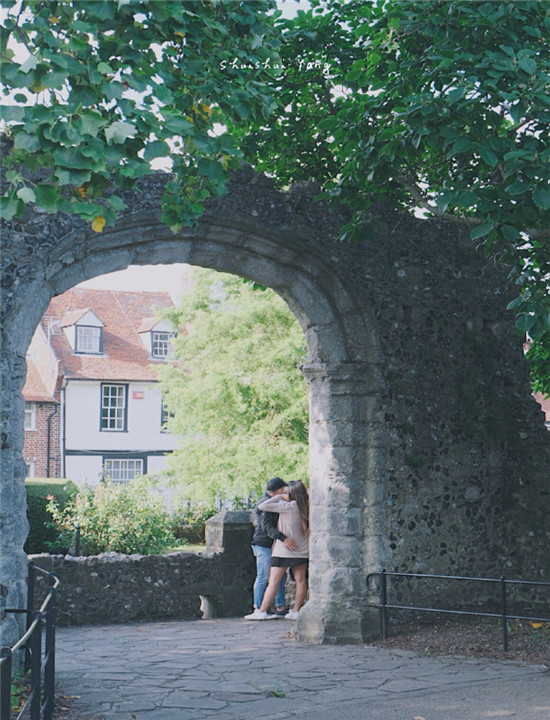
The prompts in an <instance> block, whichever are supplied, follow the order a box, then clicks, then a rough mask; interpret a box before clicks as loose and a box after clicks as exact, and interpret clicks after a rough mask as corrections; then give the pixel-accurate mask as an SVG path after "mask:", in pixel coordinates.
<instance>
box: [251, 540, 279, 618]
mask: <svg viewBox="0 0 550 720" xmlns="http://www.w3.org/2000/svg"><path fill="white" fill-rule="evenodd" d="M252 552H253V553H254V557H255V558H256V580H255V582H254V607H255V608H259V607H260V605H261V604H262V600H263V599H264V593H265V589H266V587H267V584H268V582H269V571H270V570H271V548H267V547H262V546H261V545H252ZM285 587H286V572H285V574H284V575H283V579H282V580H281V582H280V584H279V588H278V590H277V597H276V598H275V605H276V606H277V607H284V605H285Z"/></svg>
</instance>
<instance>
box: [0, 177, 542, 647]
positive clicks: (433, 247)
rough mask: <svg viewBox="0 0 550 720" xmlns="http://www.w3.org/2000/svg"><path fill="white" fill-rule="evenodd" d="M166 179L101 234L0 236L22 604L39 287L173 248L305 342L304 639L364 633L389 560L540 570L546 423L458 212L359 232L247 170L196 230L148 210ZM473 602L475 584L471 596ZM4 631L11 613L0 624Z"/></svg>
mask: <svg viewBox="0 0 550 720" xmlns="http://www.w3.org/2000/svg"><path fill="white" fill-rule="evenodd" d="M163 181H164V178H163V177H162V176H155V177H153V178H149V179H147V180H145V181H144V182H143V183H142V185H141V187H140V189H139V190H138V191H135V192H127V193H126V202H127V204H128V211H127V212H126V213H125V214H124V216H123V217H121V219H120V221H119V222H118V224H117V226H116V227H115V228H109V229H106V230H104V232H103V233H101V234H98V233H93V232H92V231H91V230H90V229H89V228H88V227H86V226H85V225H84V224H82V223H80V222H79V221H78V220H77V219H75V218H68V217H63V216H49V215H45V214H43V213H33V214H29V215H28V216H27V217H26V218H24V220H23V221H22V222H16V223H14V224H13V225H12V226H10V227H9V228H7V229H6V230H4V232H3V242H4V249H3V263H4V269H3V276H2V293H3V296H2V297H3V305H2V312H3V323H2V343H3V345H2V348H3V349H2V378H3V387H2V402H1V413H2V417H1V420H2V451H1V452H2V458H1V459H2V476H1V485H0V491H1V497H0V500H1V509H0V525H1V533H0V540H1V542H2V556H1V557H2V562H1V566H0V584H1V586H2V591H1V592H2V596H3V598H4V599H7V598H9V600H8V602H9V605H10V606H14V605H15V604H16V603H21V602H22V597H23V592H24V585H25V583H24V578H25V573H26V558H25V556H24V554H23V552H22V550H21V548H22V545H23V542H24V539H25V535H26V527H25V517H24V497H25V495H24V487H23V474H24V472H23V467H22V460H21V448H22V445H23V400H22V397H21V389H22V386H23V383H24V378H25V360H24V357H25V352H26V349H27V347H28V344H29V342H30V339H31V337H32V333H33V331H34V329H35V327H36V325H37V324H38V322H39V319H40V317H41V315H42V313H43V312H44V310H45V308H46V307H47V304H48V301H49V299H50V297H51V296H52V295H54V294H58V293H60V292H63V291H65V290H66V289H68V288H69V287H71V286H73V285H74V284H76V283H78V282H81V281H83V280H85V279H88V278H90V277H93V276H95V275H99V274H103V273H106V272H111V271H114V270H119V269H123V268H125V267H127V266H128V265H130V264H147V263H172V262H188V263H191V264H196V265H201V266H205V267H212V268H215V269H218V270H223V271H226V272H235V273H238V274H242V275H245V276H247V277H250V278H252V279H254V280H256V281H258V282H260V283H262V284H264V285H267V286H269V287H271V288H273V289H274V290H275V291H276V292H278V293H279V294H280V295H281V296H282V297H283V298H284V299H285V300H286V301H287V303H288V304H289V306H290V308H291V309H292V310H293V311H294V313H295V314H296V316H297V318H298V320H299V322H300V324H301V326H302V328H303V331H304V334H305V337H306V341H307V345H308V361H307V363H306V365H305V367H304V368H303V372H304V375H305V377H306V379H307V381H308V383H309V388H310V485H311V522H312V539H311V555H312V557H311V571H310V580H311V583H310V588H311V597H310V600H309V602H308V604H307V606H306V607H305V608H304V611H303V613H302V617H301V618H300V620H299V622H298V634H299V636H300V637H301V638H303V639H306V640H310V641H313V642H345V641H359V640H361V639H363V638H364V637H366V636H367V635H368V633H369V632H372V630H373V627H377V624H376V619H375V618H374V617H373V615H372V613H370V612H369V611H368V609H367V608H366V607H365V600H366V588H365V575H366V573H367V572H368V571H370V570H374V569H380V568H382V567H386V568H387V569H392V570H393V569H395V568H397V569H399V570H405V569H406V570H412V571H419V572H429V571H434V572H438V573H443V574H445V573H449V572H452V573H457V574H475V575H489V576H495V575H500V574H506V575H507V576H509V577H522V578H527V579H544V578H546V579H547V578H548V572H549V570H550V542H549V539H550V538H549V535H548V531H547V530H545V527H546V525H545V522H546V518H547V517H548V514H549V510H550V486H549V484H548V481H547V472H548V466H549V460H550V457H549V442H548V433H547V431H546V430H545V428H544V418H543V415H542V413H541V412H540V410H539V409H538V405H537V404H536V403H535V401H534V400H533V399H532V398H531V395H530V389H529V380H528V367H527V363H526V362H525V360H524V358H523V355H522V342H521V338H519V337H517V335H516V332H515V329H514V322H513V317H512V316H511V314H510V313H507V312H506V311H505V307H506V305H507V302H508V301H509V299H511V297H513V292H514V291H513V289H510V288H509V286H508V285H507V281H506V272H507V271H506V268H501V267H497V266H495V265H494V264H493V263H492V262H490V261H488V260H487V259H486V258H485V257H484V256H482V255H481V254H478V253H476V252H475V251H474V249H473V248H472V246H471V243H470V241H469V239H468V234H467V231H464V230H461V229H460V227H459V226H455V225H446V224H444V223H440V222H436V221H428V220H418V219H414V218H409V217H402V216H397V215H394V214H392V213H390V212H386V211H385V210H384V209H383V208H381V209H378V210H377V211H375V212H374V213H373V221H374V227H375V233H374V235H375V237H374V239H368V240H365V241H364V242H363V243H360V244H357V245H344V244H341V243H339V242H338V241H337V240H336V237H337V230H338V227H339V226H340V225H341V224H342V222H343V221H344V220H345V218H344V217H343V216H342V215H341V214H339V213H337V212H333V211H329V210H328V209H327V208H326V207H325V206H323V205H322V204H320V203H313V200H312V198H313V196H314V195H315V189H311V188H309V186H297V187H295V188H292V189H291V190H290V191H289V192H288V193H280V192H276V191H275V190H274V188H273V185H272V183H271V181H270V180H268V179H267V178H265V177H263V176H259V175H255V174H254V173H252V171H251V170H250V169H248V168H244V169H243V170H242V171H240V172H239V173H237V174H236V176H235V178H234V180H233V182H232V183H231V186H230V189H229V192H228V194H227V195H226V196H224V197H223V198H221V199H219V200H216V201H212V202H211V203H209V205H208V207H207V210H206V213H205V215H204V217H203V219H202V220H201V223H200V225H199V227H198V228H197V230H191V229H186V230H184V231H182V232H181V233H179V235H177V236H174V235H173V234H172V233H171V232H170V230H169V229H168V228H166V227H164V226H163V225H162V224H161V223H160V220H159V215H160V213H159V198H160V194H161V191H162V185H163ZM471 599H472V600H473V601H475V600H476V599H477V598H471ZM2 629H3V632H4V634H5V636H6V638H8V639H9V637H10V636H13V635H14V634H15V632H16V630H17V628H16V627H15V624H14V622H13V621H12V620H6V621H5V622H4V623H3V625H2Z"/></svg>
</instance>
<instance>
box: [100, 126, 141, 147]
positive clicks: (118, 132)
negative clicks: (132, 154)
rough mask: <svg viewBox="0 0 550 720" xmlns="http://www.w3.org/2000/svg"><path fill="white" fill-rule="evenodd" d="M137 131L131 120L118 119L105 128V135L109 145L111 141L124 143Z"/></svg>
mask: <svg viewBox="0 0 550 720" xmlns="http://www.w3.org/2000/svg"><path fill="white" fill-rule="evenodd" d="M135 133H136V128H135V125H132V123H129V122H123V121H121V120H116V121H115V122H114V123H112V124H111V125H109V127H107V128H105V137H106V138H107V142H108V143H109V145H111V143H113V142H114V143H116V144H118V143H121V144H122V143H124V142H125V141H126V140H127V139H128V138H129V137H133V136H134V135H135Z"/></svg>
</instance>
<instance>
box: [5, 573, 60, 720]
mask: <svg viewBox="0 0 550 720" xmlns="http://www.w3.org/2000/svg"><path fill="white" fill-rule="evenodd" d="M36 573H41V574H42V575H45V576H47V577H48V580H49V587H48V591H47V593H46V597H45V599H44V602H43V603H42V605H41V606H40V609H39V610H36V611H35V610H34V604H35V578H36ZM58 586H59V579H58V578H57V577H56V576H55V575H54V573H48V572H46V571H45V570H42V568H39V567H37V566H36V565H35V564H34V563H29V577H28V587H27V608H26V610H21V609H13V608H4V610H3V612H4V613H25V614H26V615H27V629H26V632H25V634H24V635H23V636H22V637H21V638H20V639H19V640H18V641H17V642H16V643H15V645H14V646H13V647H11V648H10V647H3V648H2V649H1V650H0V720H10V717H11V685H12V680H13V665H14V663H13V659H14V657H15V654H16V653H17V652H19V651H23V650H24V653H25V658H24V670H25V672H26V673H28V672H29V671H30V692H29V696H28V698H27V700H26V702H25V704H24V705H23V707H22V708H21V710H20V712H19V714H18V715H17V718H16V720H20V718H23V717H24V716H26V714H27V712H29V715H28V717H29V718H30V720H51V719H52V716H53V710H54V701H55V595H56V590H57V587H58ZM43 631H44V632H43ZM43 639H44V642H43Z"/></svg>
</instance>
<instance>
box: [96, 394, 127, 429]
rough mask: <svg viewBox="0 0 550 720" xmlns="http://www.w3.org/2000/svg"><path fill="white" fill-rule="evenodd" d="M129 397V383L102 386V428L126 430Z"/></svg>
mask: <svg viewBox="0 0 550 720" xmlns="http://www.w3.org/2000/svg"><path fill="white" fill-rule="evenodd" d="M127 398H128V386H127V385H111V384H104V385H102V386H101V430H115V431H118V432H125V431H126V426H127V417H128V415H127V407H128V402H127Z"/></svg>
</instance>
